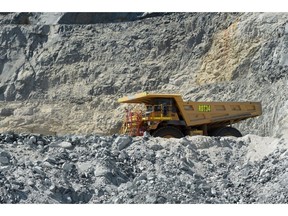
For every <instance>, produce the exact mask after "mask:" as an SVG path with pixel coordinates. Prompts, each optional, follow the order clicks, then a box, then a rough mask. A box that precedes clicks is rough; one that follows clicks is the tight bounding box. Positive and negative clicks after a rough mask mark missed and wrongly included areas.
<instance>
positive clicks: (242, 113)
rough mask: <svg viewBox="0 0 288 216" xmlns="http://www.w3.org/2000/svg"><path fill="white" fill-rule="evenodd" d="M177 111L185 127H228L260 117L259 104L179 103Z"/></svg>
mask: <svg viewBox="0 0 288 216" xmlns="http://www.w3.org/2000/svg"><path fill="white" fill-rule="evenodd" d="M179 103H180V104H181V103H183V105H180V106H179V110H180V112H181V114H182V115H183V119H184V120H185V122H186V124H187V126H195V125H204V124H207V125H213V126H217V125H228V124H233V123H236V122H239V121H242V120H245V119H247V118H251V117H256V116H259V115H261V113H262V109H261V103H260V102H183V101H182V102H181V101H179Z"/></svg>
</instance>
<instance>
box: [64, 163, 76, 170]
mask: <svg viewBox="0 0 288 216" xmlns="http://www.w3.org/2000/svg"><path fill="white" fill-rule="evenodd" d="M74 167H75V165H74V164H71V163H67V162H65V163H64V164H63V165H62V169H63V170H64V171H66V172H71V171H72V170H73V168H74Z"/></svg>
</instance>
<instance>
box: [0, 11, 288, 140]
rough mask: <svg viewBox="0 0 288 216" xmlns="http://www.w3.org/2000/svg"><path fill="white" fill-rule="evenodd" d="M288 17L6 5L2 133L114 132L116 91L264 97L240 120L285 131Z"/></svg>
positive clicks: (262, 131) (118, 111) (0, 67)
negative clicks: (23, 9)
mask: <svg viewBox="0 0 288 216" xmlns="http://www.w3.org/2000/svg"><path fill="white" fill-rule="evenodd" d="M68 20H70V23H68ZM287 20H288V15H287V14H286V13H87V14H86V13H2V14H0V23H1V24H2V27H1V30H0V34H1V39H0V44H1V50H0V100H1V101H2V102H1V103H0V110H1V112H0V118H1V119H0V125H1V131H9V130H14V131H18V132H34V133H42V134H72V133H76V134H87V133H95V132H96V133H104V134H112V133H115V132H117V131H118V129H119V126H120V121H121V119H122V116H123V108H124V107H125V105H121V106H120V105H119V104H118V103H117V98H119V97H121V96H123V95H127V94H134V93H136V92H142V91H150V92H168V93H181V94H182V95H184V97H185V99H186V100H196V101H199V100H203V101H212V100H213V101H261V102H262V105H263V115H262V116H261V117H258V118H257V119H251V120H247V121H245V122H243V123H241V124H239V125H237V127H239V128H240V130H241V132H242V133H243V134H247V133H254V134H258V135H265V136H277V137H281V136H284V135H285V134H287V118H286V117H285V116H286V110H287V107H286V106H287V103H286V98H287V94H286V92H287V90H286V88H287V79H286V72H287V64H288V61H287V54H286V50H287V32H288V30H287V28H288V27H287ZM64 23H65V24H64ZM66 23H67V24H66ZM73 23H75V24H73ZM23 109H24V110H26V111H25V112H22V110H23ZM21 112H22V113H21Z"/></svg>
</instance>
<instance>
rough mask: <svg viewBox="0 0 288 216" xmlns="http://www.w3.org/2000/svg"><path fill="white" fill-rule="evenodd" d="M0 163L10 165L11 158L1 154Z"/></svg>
mask: <svg viewBox="0 0 288 216" xmlns="http://www.w3.org/2000/svg"><path fill="white" fill-rule="evenodd" d="M0 164H1V165H8V164H9V158H8V157H3V156H0Z"/></svg>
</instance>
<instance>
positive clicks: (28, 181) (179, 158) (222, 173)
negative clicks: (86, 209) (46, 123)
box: [0, 133, 288, 203]
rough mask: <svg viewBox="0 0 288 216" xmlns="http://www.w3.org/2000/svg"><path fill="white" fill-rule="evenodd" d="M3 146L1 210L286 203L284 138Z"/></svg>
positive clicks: (48, 141)
mask: <svg viewBox="0 0 288 216" xmlns="http://www.w3.org/2000/svg"><path fill="white" fill-rule="evenodd" d="M0 139H1V143H2V144H1V148H0V186H1V187H0V188H1V190H0V202H1V203H287V190H286V185H287V157H288V153H287V147H288V141H287V140H286V139H283V138H282V139H276V138H269V137H259V136H255V135H246V136H244V137H242V138H232V137H230V138H229V137H225V138H220V137H214V138H213V137H203V136H195V137H185V138H181V139H163V138H153V137H145V138H133V139H132V138H130V137H126V136H97V135H87V136H65V137H55V136H54V137H53V136H39V135H33V136H32V135H27V134H12V133H10V134H1V138H0Z"/></svg>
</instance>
